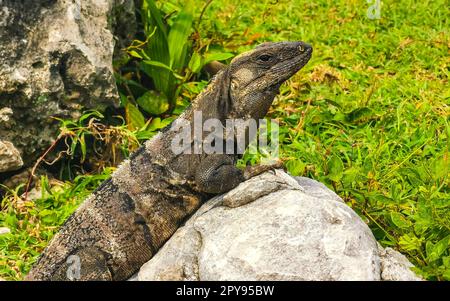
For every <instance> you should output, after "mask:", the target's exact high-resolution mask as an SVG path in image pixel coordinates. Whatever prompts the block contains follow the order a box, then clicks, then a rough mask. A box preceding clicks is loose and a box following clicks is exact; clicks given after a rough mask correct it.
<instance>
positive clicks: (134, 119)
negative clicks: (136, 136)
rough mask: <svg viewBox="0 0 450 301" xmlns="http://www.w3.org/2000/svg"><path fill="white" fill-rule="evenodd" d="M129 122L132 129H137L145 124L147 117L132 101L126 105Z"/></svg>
mask: <svg viewBox="0 0 450 301" xmlns="http://www.w3.org/2000/svg"><path fill="white" fill-rule="evenodd" d="M125 113H126V117H127V124H128V126H129V128H130V129H131V130H137V129H140V128H142V127H143V126H144V125H145V118H144V116H143V115H142V113H141V112H140V111H139V109H138V108H136V107H135V106H134V105H133V104H132V103H131V102H128V103H127V105H126V106H125Z"/></svg>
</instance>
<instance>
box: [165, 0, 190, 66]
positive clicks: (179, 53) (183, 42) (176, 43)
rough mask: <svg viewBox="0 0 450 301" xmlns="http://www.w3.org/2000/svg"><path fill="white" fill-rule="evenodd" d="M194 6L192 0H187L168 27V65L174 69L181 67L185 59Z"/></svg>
mask: <svg viewBox="0 0 450 301" xmlns="http://www.w3.org/2000/svg"><path fill="white" fill-rule="evenodd" d="M194 7H195V5H194V4H193V3H192V0H187V1H186V2H185V4H184V6H183V9H182V10H181V11H180V12H179V13H178V16H177V17H176V19H175V21H174V22H173V25H172V27H171V28H170V32H169V37H168V46H169V53H170V67H171V68H173V69H175V70H179V69H181V68H182V67H183V66H184V63H185V60H186V49H187V45H188V39H189V36H190V35H191V31H192V22H193V21H194Z"/></svg>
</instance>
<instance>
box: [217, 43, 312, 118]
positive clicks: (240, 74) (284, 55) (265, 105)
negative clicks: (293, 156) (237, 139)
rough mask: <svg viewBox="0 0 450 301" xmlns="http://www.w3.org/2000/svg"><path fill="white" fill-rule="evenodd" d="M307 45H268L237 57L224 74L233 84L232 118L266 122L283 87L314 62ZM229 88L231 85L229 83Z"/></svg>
mask: <svg viewBox="0 0 450 301" xmlns="http://www.w3.org/2000/svg"><path fill="white" fill-rule="evenodd" d="M311 54H312V47H311V46H310V45H309V44H307V43H304V42H278V43H264V44H261V45H259V46H258V47H256V48H255V49H254V50H252V51H249V52H245V53H243V54H241V55H239V56H237V57H235V58H234V59H233V60H232V61H231V64H230V65H229V66H228V67H227V69H226V70H224V72H225V73H227V78H228V80H229V87H228V90H229V91H228V92H229V93H228V95H222V97H224V96H225V98H227V97H228V102H229V104H228V110H227V111H228V114H227V115H228V116H227V117H228V118H254V119H259V118H263V117H264V116H265V114H266V113H267V111H268V109H269V107H270V105H271V104H272V101H273V99H274V97H275V95H276V94H277V93H278V91H279V88H280V86H281V84H282V83H283V82H284V81H286V80H287V79H289V78H290V77H291V76H293V75H294V74H295V73H296V72H297V71H299V70H300V69H301V68H302V67H303V66H304V65H305V64H306V63H307V62H308V61H309V59H310V58H311ZM225 84H228V83H225Z"/></svg>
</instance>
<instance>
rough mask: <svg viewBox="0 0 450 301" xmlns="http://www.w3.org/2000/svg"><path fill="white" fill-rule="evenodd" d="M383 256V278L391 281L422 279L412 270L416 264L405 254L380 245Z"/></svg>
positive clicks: (381, 255)
mask: <svg viewBox="0 0 450 301" xmlns="http://www.w3.org/2000/svg"><path fill="white" fill-rule="evenodd" d="M378 247H379V251H380V258H381V278H382V279H383V280H391V281H415V280H422V279H420V278H418V276H417V275H416V274H414V272H413V271H412V270H411V268H412V267H414V265H413V264H412V263H411V262H409V261H408V259H407V258H406V257H405V255H403V254H401V253H399V252H397V251H396V250H394V249H392V248H385V249H383V247H381V246H380V245H378Z"/></svg>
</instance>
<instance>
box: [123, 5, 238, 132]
mask: <svg viewBox="0 0 450 301" xmlns="http://www.w3.org/2000/svg"><path fill="white" fill-rule="evenodd" d="M194 8H195V5H194V1H192V0H188V1H185V2H184V4H183V5H181V6H176V5H173V4H172V5H168V4H167V3H161V5H160V7H158V6H157V2H156V1H154V0H145V1H143V3H142V7H141V19H142V26H143V31H144V35H145V37H146V40H145V41H139V40H135V41H134V42H133V44H132V45H131V46H129V47H128V48H127V49H126V51H127V53H128V54H129V56H130V58H132V59H133V60H134V61H136V62H137V66H138V70H135V71H134V72H135V73H136V74H137V75H138V76H137V77H138V78H141V76H140V75H139V73H140V72H143V73H144V74H145V75H146V76H148V77H149V78H150V79H151V81H152V84H153V86H152V87H148V88H147V87H144V85H143V84H141V83H139V82H136V81H135V80H131V79H129V78H128V79H127V78H126V76H122V77H120V79H119V82H120V83H122V84H125V85H129V86H130V87H134V90H135V93H133V91H132V90H133V89H127V91H126V93H123V95H122V103H123V105H124V106H125V108H126V111H127V117H128V118H131V119H127V120H130V121H131V123H138V124H142V120H143V119H145V118H144V116H143V115H142V114H141V113H140V110H142V111H144V112H145V113H147V114H150V115H152V116H158V115H161V114H162V113H164V112H166V111H167V112H172V111H173V110H174V109H175V106H176V101H177V98H178V96H179V94H180V91H181V88H182V87H183V84H184V83H186V82H187V81H189V80H190V79H191V78H192V77H193V76H194V75H198V74H199V72H200V71H201V69H202V67H203V66H204V65H205V64H208V63H209V62H212V61H215V60H218V61H223V60H226V59H229V58H230V57H232V56H233V54H231V53H228V52H220V51H217V50H216V51H209V47H208V45H206V46H205V45H203V46H200V45H199V44H200V43H198V42H196V41H195V40H193V39H192V34H193V32H195V29H194V20H195V17H194V12H195V11H194ZM205 9H206V7H205ZM194 44H196V45H194ZM136 91H137V93H136ZM139 109H140V110H139ZM129 123H130V122H129Z"/></svg>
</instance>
